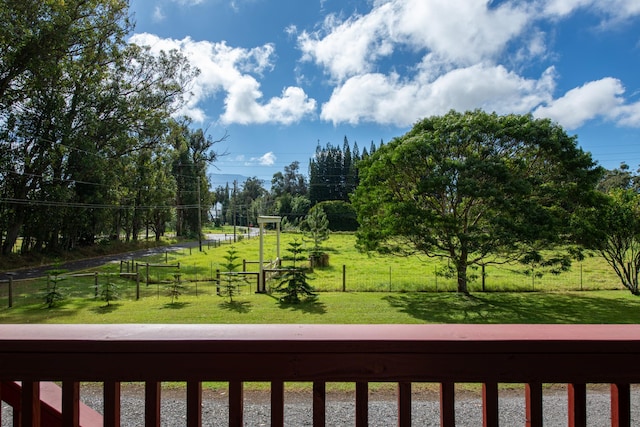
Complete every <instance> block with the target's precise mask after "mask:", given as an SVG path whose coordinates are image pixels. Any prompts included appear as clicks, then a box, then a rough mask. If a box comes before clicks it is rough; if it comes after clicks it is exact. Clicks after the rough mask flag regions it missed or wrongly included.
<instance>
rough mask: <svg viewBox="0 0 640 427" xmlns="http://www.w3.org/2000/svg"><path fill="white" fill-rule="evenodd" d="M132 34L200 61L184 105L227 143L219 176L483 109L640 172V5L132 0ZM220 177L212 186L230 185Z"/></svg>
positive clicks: (267, 167) (631, 1)
mask: <svg viewBox="0 0 640 427" xmlns="http://www.w3.org/2000/svg"><path fill="white" fill-rule="evenodd" d="M131 12H132V14H133V16H134V21H135V22H136V29H135V32H134V33H133V34H131V36H130V42H132V43H137V44H141V45H149V46H151V48H152V50H155V51H158V50H160V49H165V50H168V49H179V50H181V51H182V52H183V53H184V54H185V55H186V56H187V57H188V58H189V60H190V61H191V63H192V64H193V65H194V66H196V67H198V68H199V69H200V70H201V74H200V75H199V77H198V78H197V79H196V80H195V81H194V82H193V86H192V87H191V94H190V96H189V101H188V103H187V105H185V106H184V108H183V109H182V110H181V112H180V114H182V115H188V116H189V117H191V118H192V119H193V120H194V125H195V126H197V127H202V128H205V129H208V132H209V134H210V135H211V137H213V138H214V139H217V138H218V137H220V136H222V135H223V134H224V133H225V131H227V132H228V134H229V138H228V140H227V142H225V143H224V144H223V145H220V146H218V151H226V152H228V154H227V155H226V156H224V157H223V158H221V159H220V161H218V162H217V163H216V166H217V168H218V169H212V170H211V172H215V173H224V174H240V175H244V176H249V177H253V176H255V177H258V178H260V179H263V180H265V181H266V182H269V181H270V180H271V177H272V176H273V174H274V173H275V172H278V171H282V170H283V169H284V167H285V166H286V165H289V164H290V163H291V162H292V161H294V160H298V161H300V163H301V166H302V167H303V169H304V171H305V172H306V167H307V165H308V161H309V158H311V157H312V155H313V153H314V151H315V148H316V145H317V144H318V142H320V144H321V145H322V146H324V145H325V144H326V143H327V142H330V143H332V144H334V145H340V146H341V145H342V143H343V139H344V137H345V136H346V137H347V138H348V139H349V141H350V143H351V144H353V143H354V142H357V143H358V145H359V147H360V149H362V148H364V147H366V148H367V149H368V148H369V146H370V144H371V142H372V141H374V142H375V144H376V145H377V144H379V142H380V141H381V140H384V141H385V142H387V141H389V140H390V139H392V138H393V137H395V136H400V135H403V134H404V133H405V132H407V131H408V130H409V129H410V128H411V125H412V124H413V123H415V122H416V121H417V120H419V119H421V118H423V117H427V116H432V115H440V114H444V113H446V112H447V111H449V110H450V109H456V110H459V111H465V110H471V109H476V108H482V109H484V110H486V111H496V112H498V113H501V114H506V113H532V114H533V115H534V116H536V117H548V118H551V119H553V120H554V121H556V122H558V123H560V124H561V125H562V126H564V127H565V129H566V130H567V132H568V133H569V134H571V135H577V136H578V141H579V144H580V146H581V147H582V148H583V149H584V150H586V151H589V152H591V153H592V155H593V158H594V159H595V160H596V161H598V163H599V164H601V165H602V166H604V167H607V168H614V167H617V166H618V165H619V164H620V162H623V161H624V162H626V163H628V164H629V165H631V166H632V167H634V168H635V167H637V166H640V1H638V0H529V1H518V0H493V1H491V0H224V1H223V0H131ZM218 184H220V183H217V182H215V181H214V182H213V185H214V186H216V185H218Z"/></svg>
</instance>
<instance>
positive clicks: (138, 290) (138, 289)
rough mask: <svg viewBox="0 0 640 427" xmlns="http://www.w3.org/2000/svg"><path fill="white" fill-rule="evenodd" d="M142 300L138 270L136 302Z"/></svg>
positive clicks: (137, 272)
mask: <svg viewBox="0 0 640 427" xmlns="http://www.w3.org/2000/svg"><path fill="white" fill-rule="evenodd" d="M139 299H140V272H139V271H138V269H137V268H136V301H138V300H139Z"/></svg>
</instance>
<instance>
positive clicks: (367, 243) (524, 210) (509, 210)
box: [353, 111, 601, 293]
mask: <svg viewBox="0 0 640 427" xmlns="http://www.w3.org/2000/svg"><path fill="white" fill-rule="evenodd" d="M359 167H360V170H359V172H360V185H359V186H358V188H357V190H356V193H355V195H354V197H353V204H354V207H355V209H356V211H357V213H358V220H359V223H360V230H359V232H358V244H359V246H360V247H361V248H362V249H364V250H380V251H393V252H396V253H401V254H412V253H422V254H425V255H427V256H430V257H440V258H444V259H448V260H450V261H451V263H452V264H453V266H454V267H455V271H456V274H457V279H458V290H459V291H460V292H464V293H466V292H468V288H467V268H468V267H469V266H470V265H474V264H480V263H484V264H486V263H490V262H508V261H516V260H521V259H523V258H524V257H525V256H528V257H530V256H531V254H532V253H539V251H540V249H542V248H545V249H548V248H552V247H554V245H556V244H564V243H567V242H569V241H570V240H571V239H572V233H571V229H570V218H571V214H572V212H574V210H575V209H576V208H577V207H578V206H580V205H584V204H589V203H591V202H592V201H593V197H592V195H593V193H594V188H595V185H596V184H597V182H598V180H599V178H600V176H601V169H600V168H599V167H597V166H596V165H595V163H594V161H593V160H592V159H591V155H590V154H589V153H585V152H583V151H582V150H581V149H579V148H578V147H577V144H576V139H575V137H570V136H568V135H567V134H566V133H565V131H564V130H563V129H562V128H561V127H560V126H558V125H556V124H554V123H552V122H551V121H549V120H546V119H534V118H533V117H531V116H530V115H507V116H498V115H497V114H488V113H485V112H482V111H473V112H466V113H459V112H454V111H451V112H449V113H448V114H446V115H444V116H441V117H430V118H426V119H424V120H422V121H420V122H418V123H416V125H415V126H414V127H413V129H412V130H411V131H409V132H408V133H407V134H405V135H404V136H402V137H399V138H396V139H394V140H393V141H391V142H390V143H389V144H387V145H384V146H381V147H380V148H379V149H378V150H377V151H376V152H375V153H372V154H370V155H369V157H368V158H366V159H363V160H362V161H361V162H360V164H359Z"/></svg>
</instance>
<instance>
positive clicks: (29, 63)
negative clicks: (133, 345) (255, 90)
mask: <svg viewBox="0 0 640 427" xmlns="http://www.w3.org/2000/svg"><path fill="white" fill-rule="evenodd" d="M0 17H2V18H5V19H3V22H5V24H7V25H6V26H4V27H3V29H2V30H0V40H1V41H2V43H0V107H1V108H0V159H1V160H0V167H1V168H2V169H1V170H0V178H2V180H1V181H0V187H1V194H2V198H3V202H4V206H3V222H2V224H0V225H1V226H2V230H0V231H1V232H0V234H4V235H5V240H4V242H3V245H2V252H3V253H4V254H6V253H8V252H9V251H10V250H11V248H12V247H13V246H14V244H15V242H16V241H17V238H18V236H19V234H20V233H22V236H23V249H27V250H29V249H33V248H40V247H47V248H50V249H57V248H60V247H61V248H63V249H70V248H72V247H74V246H75V245H77V244H81V243H83V242H87V243H92V242H93V240H94V237H95V236H96V235H99V234H102V233H108V232H110V231H111V230H114V229H115V230H118V229H119V228H120V225H119V224H120V222H124V223H129V224H131V225H132V227H133V228H135V227H138V226H139V222H140V221H139V218H136V214H137V212H136V211H135V203H136V200H135V199H136V197H137V194H136V191H135V189H134V188H130V185H137V183H139V182H140V180H135V179H129V178H131V177H126V179H124V178H125V175H124V172H125V171H126V170H127V169H128V168H129V167H130V166H131V165H132V164H135V163H144V162H141V161H139V160H137V159H135V157H136V156H138V155H143V156H147V154H146V151H147V150H154V149H155V148H156V147H158V145H159V144H161V140H162V135H164V134H165V132H166V129H167V121H168V119H169V117H170V115H171V114H172V113H173V112H175V111H176V108H178V107H179V106H180V102H181V100H182V95H183V94H184V93H185V87H186V84H187V83H188V82H189V81H190V80H191V79H192V78H193V77H194V76H195V75H196V74H197V70H194V69H192V68H191V67H190V66H189V64H188V62H187V61H186V59H185V58H184V57H183V56H182V55H180V54H178V53H177V52H165V53H163V54H160V55H152V54H151V53H150V51H149V49H146V48H143V47H139V46H135V45H129V44H127V42H126V40H125V38H126V35H127V34H128V33H130V31H131V30H132V29H133V27H132V25H131V23H130V22H129V11H128V2H127V1H126V0H65V1H61V0H46V1H33V0H26V1H22V2H18V1H2V2H1V3H0ZM132 207H134V209H133V210H132V209H131V208H132ZM123 211H127V212H126V214H123ZM112 219H113V220H112ZM133 228H132V229H133Z"/></svg>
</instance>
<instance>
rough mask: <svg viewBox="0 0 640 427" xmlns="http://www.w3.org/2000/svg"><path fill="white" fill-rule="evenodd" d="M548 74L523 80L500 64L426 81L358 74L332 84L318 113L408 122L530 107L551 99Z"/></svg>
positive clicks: (424, 76) (342, 118)
mask: <svg viewBox="0 0 640 427" xmlns="http://www.w3.org/2000/svg"><path fill="white" fill-rule="evenodd" d="M553 76H554V72H553V69H552V68H550V69H548V70H547V71H545V73H544V74H543V75H542V76H541V77H540V78H539V79H537V80H535V79H525V78H523V77H521V76H518V75H517V74H515V73H513V72H509V71H508V70H507V69H505V68H504V67H503V66H500V65H498V66H489V65H483V64H478V65H472V66H470V67H466V68H457V69H454V70H452V71H450V72H447V73H445V74H442V75H440V76H438V77H437V78H435V79H434V80H430V77H431V76H430V75H428V73H421V74H419V75H418V76H417V77H416V78H415V79H413V80H410V81H406V80H403V79H401V78H400V77H399V76H398V75H397V74H391V75H388V76H387V75H383V74H373V73H372V74H364V75H361V76H356V77H352V78H350V79H349V80H347V81H346V82H345V83H344V84H343V85H341V86H340V87H338V88H336V89H335V90H334V92H333V94H332V96H331V99H330V100H329V101H328V102H327V103H325V104H324V105H323V106H322V114H321V117H322V118H323V119H324V120H328V121H331V122H333V123H334V124H336V123H339V122H343V121H346V122H349V123H351V124H357V123H360V122H377V123H384V124H390V125H396V126H408V125H411V124H412V123H414V122H415V121H416V120H418V119H419V118H421V117H425V116H429V115H439V114H444V113H446V112H447V111H448V110H450V109H456V110H459V111H464V110H470V109H475V108H485V109H487V110H490V111H497V112H499V113H511V112H520V113H525V112H528V111H531V109H532V108H534V107H536V106H537V105H539V104H540V103H542V102H546V101H549V100H551V98H552V96H551V93H552V91H553V88H554V82H553Z"/></svg>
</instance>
